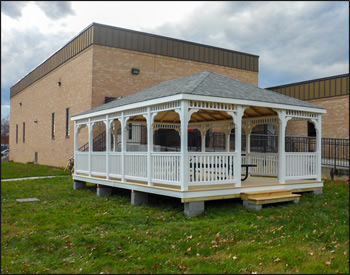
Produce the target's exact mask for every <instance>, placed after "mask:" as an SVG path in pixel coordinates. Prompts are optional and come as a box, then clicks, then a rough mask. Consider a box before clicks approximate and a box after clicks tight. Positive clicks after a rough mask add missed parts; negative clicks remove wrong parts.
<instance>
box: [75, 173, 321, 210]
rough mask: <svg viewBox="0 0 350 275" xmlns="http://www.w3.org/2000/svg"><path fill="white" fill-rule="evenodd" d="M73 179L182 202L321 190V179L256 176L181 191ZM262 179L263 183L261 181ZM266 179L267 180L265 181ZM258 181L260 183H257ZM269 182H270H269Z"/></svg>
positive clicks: (141, 185) (76, 176) (100, 180)
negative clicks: (281, 180)
mask: <svg viewBox="0 0 350 275" xmlns="http://www.w3.org/2000/svg"><path fill="white" fill-rule="evenodd" d="M73 180H74V181H82V182H89V183H94V184H99V185H105V186H111V187H116V188H121V189H127V190H133V191H139V192H144V193H149V194H156V195H162V196H168V197H174V198H179V199H181V202H182V203H186V202H195V201H209V200H222V199H232V198H240V197H241V194H242V193H244V192H254V191H269V190H281V189H282V190H283V189H291V190H292V192H309V191H315V190H322V188H323V182H322V181H310V180H304V181H295V182H290V183H286V184H276V179H271V178H270V179H269V178H260V177H259V178H258V177H257V178H256V179H252V180H251V182H252V181H253V180H256V184H254V183H253V184H249V185H248V184H247V185H246V186H245V185H242V186H240V187H235V186H234V185H233V184H231V185H227V186H222V185H221V186H203V187H197V188H193V189H191V188H190V190H186V191H182V190H180V189H178V187H177V186H174V187H173V188H171V187H164V186H157V185H152V186H150V185H147V184H145V183H141V182H122V181H118V180H111V179H109V180H107V179H105V178H98V177H89V176H84V175H73ZM263 180H264V183H263V184H262V183H261V182H262V181H263ZM266 180H267V182H266ZM259 182H260V184H259ZM269 182H270V183H269Z"/></svg>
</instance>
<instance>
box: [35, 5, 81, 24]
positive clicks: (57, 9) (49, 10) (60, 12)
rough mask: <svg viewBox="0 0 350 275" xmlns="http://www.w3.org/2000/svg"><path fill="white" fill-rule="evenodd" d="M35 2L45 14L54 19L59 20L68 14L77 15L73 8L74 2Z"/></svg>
mask: <svg viewBox="0 0 350 275" xmlns="http://www.w3.org/2000/svg"><path fill="white" fill-rule="evenodd" d="M35 4H36V5H37V6H38V7H39V8H40V9H41V10H42V11H43V12H44V13H45V15H46V16H47V17H48V18H50V19H52V20H57V19H61V18H64V17H66V16H68V15H75V11H74V10H73V9H72V3H71V2H67V1H38V2H35Z"/></svg>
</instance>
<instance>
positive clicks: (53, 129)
mask: <svg viewBox="0 0 350 275" xmlns="http://www.w3.org/2000/svg"><path fill="white" fill-rule="evenodd" d="M55 128H56V127H55V113H52V114H51V139H55V130H56V129H55Z"/></svg>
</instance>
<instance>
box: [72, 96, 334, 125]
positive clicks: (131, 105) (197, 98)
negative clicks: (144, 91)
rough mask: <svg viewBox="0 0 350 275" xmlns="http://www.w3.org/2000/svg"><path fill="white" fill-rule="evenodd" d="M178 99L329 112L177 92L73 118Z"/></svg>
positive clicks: (310, 111)
mask: <svg viewBox="0 0 350 275" xmlns="http://www.w3.org/2000/svg"><path fill="white" fill-rule="evenodd" d="M177 100H199V101H208V102H219V103H223V102H224V103H230V104H234V105H245V106H256V107H266V108H273V109H281V110H295V111H303V112H309V113H317V114H325V113H327V110H326V109H323V108H321V107H320V108H308V107H301V106H293V105H287V104H278V103H269V102H262V101H252V100H242V99H234V98H223V97H213V96H203V95H190V94H177V95H172V96H166V97H160V98H156V99H151V100H147V101H143V102H137V103H132V104H128V105H123V106H120V107H115V108H111V109H106V110H101V111H97V112H94V113H89V114H85V115H76V116H73V117H72V118H71V120H73V121H74V120H80V119H85V118H89V117H90V118H91V117H95V116H101V115H106V114H111V113H117V112H122V111H126V110H131V109H136V108H142V107H148V106H152V105H156V104H161V103H166V102H172V101H177Z"/></svg>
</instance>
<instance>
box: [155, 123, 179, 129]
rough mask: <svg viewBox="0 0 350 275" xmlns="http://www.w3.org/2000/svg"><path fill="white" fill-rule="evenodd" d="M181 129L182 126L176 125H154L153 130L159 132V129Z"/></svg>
mask: <svg viewBox="0 0 350 275" xmlns="http://www.w3.org/2000/svg"><path fill="white" fill-rule="evenodd" d="M180 128H181V125H180V124H175V123H153V129H154V130H159V129H174V130H179V129H180Z"/></svg>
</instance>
